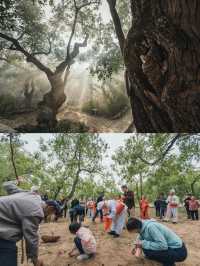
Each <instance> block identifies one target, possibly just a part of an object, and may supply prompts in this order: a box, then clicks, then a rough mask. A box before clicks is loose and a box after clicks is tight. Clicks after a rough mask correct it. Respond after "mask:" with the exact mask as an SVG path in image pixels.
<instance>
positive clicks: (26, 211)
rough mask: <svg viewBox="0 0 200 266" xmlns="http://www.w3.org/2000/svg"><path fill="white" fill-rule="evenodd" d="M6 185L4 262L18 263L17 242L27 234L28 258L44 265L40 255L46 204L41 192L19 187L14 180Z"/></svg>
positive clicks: (1, 219)
mask: <svg viewBox="0 0 200 266" xmlns="http://www.w3.org/2000/svg"><path fill="white" fill-rule="evenodd" d="M3 187H4V189H5V190H6V191H7V193H8V196H3V197H0V264H1V265H2V266H17V247H16V243H17V242H18V241H19V240H22V239H23V237H24V239H25V242H26V255H27V259H28V260H30V261H31V262H32V263H33V265H34V266H42V265H43V262H42V261H41V260H39V259H38V244H39V240H38V233H37V232H38V229H39V224H40V223H41V221H42V219H43V218H44V209H45V207H46V205H45V204H44V205H43V203H42V200H41V197H40V196H39V195H37V194H36V193H34V192H29V191H24V190H22V189H20V188H18V187H17V185H16V184H15V183H14V182H12V181H9V182H6V183H4V184H3Z"/></svg>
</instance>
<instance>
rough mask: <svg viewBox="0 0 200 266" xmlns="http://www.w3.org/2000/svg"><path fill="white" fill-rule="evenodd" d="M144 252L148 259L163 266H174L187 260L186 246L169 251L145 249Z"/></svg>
mask: <svg viewBox="0 0 200 266" xmlns="http://www.w3.org/2000/svg"><path fill="white" fill-rule="evenodd" d="M143 252H144V254H145V256H146V257H147V258H148V259H150V260H155V261H158V262H160V263H162V264H163V266H174V265H175V262H181V261H184V260H185V259H186V258H187V249H186V247H185V245H184V244H183V246H182V247H181V248H173V249H172V248H169V249H168V250H147V249H143Z"/></svg>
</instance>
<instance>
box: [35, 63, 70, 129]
mask: <svg viewBox="0 0 200 266" xmlns="http://www.w3.org/2000/svg"><path fill="white" fill-rule="evenodd" d="M68 75H69V69H68V68H67V69H66V70H65V71H60V72H55V73H53V74H52V75H48V80H49V82H50V85H51V90H50V91H49V92H48V93H46V94H45V95H44V97H43V100H42V102H40V103H39V112H38V118H37V120H38V123H39V125H40V126H42V127H48V128H49V129H53V128H54V127H55V126H56V123H57V120H56V115H57V113H58V111H59V108H60V107H61V106H62V105H63V103H64V102H65V101H66V95H65V92H64V90H65V86H66V82H67V77H68Z"/></svg>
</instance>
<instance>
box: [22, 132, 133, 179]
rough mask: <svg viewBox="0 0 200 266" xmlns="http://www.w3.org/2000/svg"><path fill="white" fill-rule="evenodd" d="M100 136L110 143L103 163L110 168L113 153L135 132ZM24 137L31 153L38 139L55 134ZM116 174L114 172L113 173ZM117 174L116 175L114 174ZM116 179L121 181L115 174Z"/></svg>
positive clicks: (47, 138) (35, 148) (45, 138)
mask: <svg viewBox="0 0 200 266" xmlns="http://www.w3.org/2000/svg"><path fill="white" fill-rule="evenodd" d="M99 135H100V137H101V138H102V139H103V140H104V141H105V142H106V143H108V145H109V150H108V157H106V158H104V160H103V164H104V166H106V167H107V168H108V169H109V168H110V165H111V163H112V159H111V158H112V155H113V154H114V152H115V151H116V150H117V149H118V148H119V147H120V146H122V145H123V144H124V141H125V140H126V139H128V138H130V137H131V136H132V135H133V134H123V133H122V134H119V133H102V134H99ZM21 136H22V139H23V140H24V141H26V142H27V144H25V145H24V149H25V150H26V151H28V152H30V153H33V152H36V151H37V149H38V148H39V144H38V141H39V139H40V138H41V137H42V138H43V139H44V140H46V141H48V140H49V139H51V138H52V136H53V134H44V133H43V134H35V133H34V134H22V135H21ZM113 174H114V173H113ZM114 176H115V175H114ZM115 178H116V180H117V181H119V179H120V178H119V177H117V176H115Z"/></svg>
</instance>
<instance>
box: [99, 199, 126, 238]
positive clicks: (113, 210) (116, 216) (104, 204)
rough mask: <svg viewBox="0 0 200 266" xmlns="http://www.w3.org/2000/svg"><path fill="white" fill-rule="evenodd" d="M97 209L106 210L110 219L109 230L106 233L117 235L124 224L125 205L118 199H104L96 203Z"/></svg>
mask: <svg viewBox="0 0 200 266" xmlns="http://www.w3.org/2000/svg"><path fill="white" fill-rule="evenodd" d="M97 209H98V210H102V209H107V210H108V212H109V215H108V217H109V218H111V219H112V226H111V231H110V232H109V233H108V234H110V235H113V237H119V236H120V234H121V233H122V231H123V227H124V225H125V221H126V216H127V206H126V205H125V204H124V203H123V202H121V201H119V200H105V201H101V202H99V203H98V205H97Z"/></svg>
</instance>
